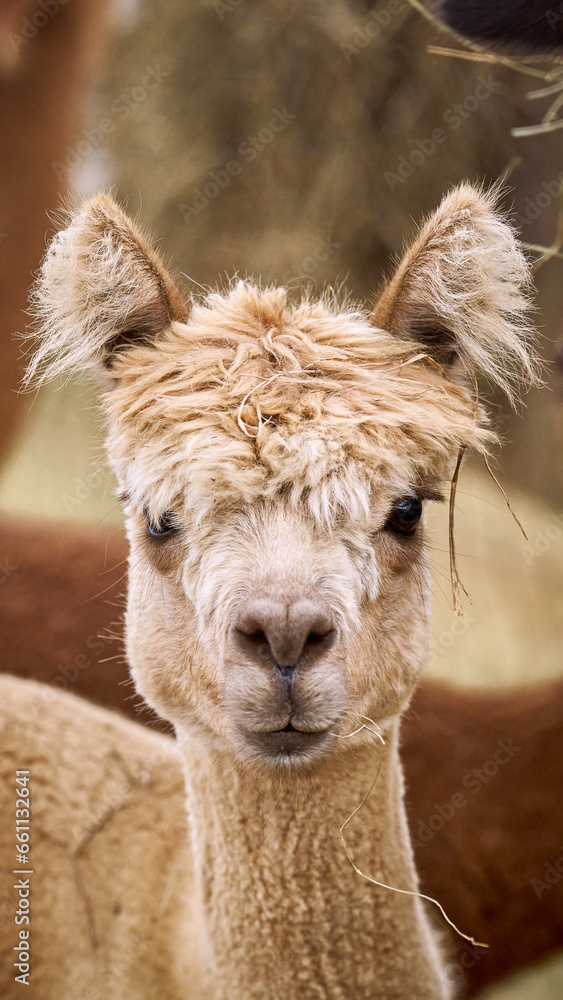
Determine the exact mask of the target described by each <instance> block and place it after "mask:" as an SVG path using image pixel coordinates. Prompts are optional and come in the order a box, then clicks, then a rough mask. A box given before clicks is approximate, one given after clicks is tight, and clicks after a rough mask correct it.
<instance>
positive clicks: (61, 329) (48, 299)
mask: <svg viewBox="0 0 563 1000" xmlns="http://www.w3.org/2000/svg"><path fill="white" fill-rule="evenodd" d="M31 311H32V314H33V315H34V316H35V319H36V328H35V331H34V334H33V335H34V337H36V338H38V340H39V347H38V349H37V352H36V353H35V355H34V356H33V358H32V361H31V363H30V365H29V368H28V372H27V375H26V383H27V384H30V383H36V382H38V381H39V382H40V381H44V380H45V379H47V378H50V377H52V376H54V375H57V374H59V373H61V372H65V371H78V370H90V371H92V370H93V371H95V372H97V373H98V374H103V373H104V372H106V373H107V372H108V371H110V370H111V367H112V364H113V360H114V358H115V357H116V355H117V353H118V352H120V351H122V350H124V349H127V348H128V347H130V346H134V345H135V344H140V343H153V342H155V341H156V340H157V339H158V337H159V335H160V334H161V333H162V331H163V330H165V329H166V328H167V327H168V326H170V323H172V322H173V321H174V320H180V321H184V320H185V319H187V315H188V313H187V308H186V306H185V304H184V302H183V299H182V297H181V295H180V292H179V291H178V289H177V287H176V285H175V283H174V281H173V279H172V277H171V275H170V274H169V272H168V270H167V269H166V267H165V265H164V263H163V261H162V260H161V258H160V256H159V255H158V253H157V252H156V250H155V249H154V247H153V246H152V244H151V242H150V240H149V239H148V238H147V237H146V236H145V235H144V234H143V232H142V231H141V230H140V229H139V228H138V227H137V226H136V225H135V224H134V223H133V222H131V220H130V219H129V218H128V216H127V215H126V213H125V212H124V211H123V210H122V209H121V208H120V207H119V205H117V204H116V202H115V201H114V200H113V199H112V198H111V197H110V196H109V195H107V194H104V193H102V194H98V195H96V196H95V197H94V198H91V199H90V200H89V201H87V202H85V203H84V204H83V205H82V206H80V207H79V208H78V209H77V210H76V211H75V212H73V213H71V215H70V217H69V218H68V220H67V223H66V225H65V227H64V228H63V229H62V230H61V231H60V232H59V233H58V234H57V235H56V236H55V237H54V238H53V240H52V241H51V243H50V245H49V248H48V250H47V253H46V255H45V258H44V260H43V262H42V265H41V269H40V272H39V277H38V279H37V282H36V284H35V286H34V288H33V290H32V299H31Z"/></svg>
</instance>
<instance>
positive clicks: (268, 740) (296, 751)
mask: <svg viewBox="0 0 563 1000" xmlns="http://www.w3.org/2000/svg"><path fill="white" fill-rule="evenodd" d="M245 735H246V738H247V740H248V742H249V743H251V744H252V745H253V746H254V747H256V748H257V749H260V750H261V751H262V752H266V753H267V754H273V755H274V756H280V755H287V754H289V755H291V756H292V757H298V756H300V755H301V754H305V753H307V752H309V751H311V750H313V749H315V750H317V749H318V748H319V747H320V746H321V745H322V744H323V743H324V742H325V741H326V740H327V738H328V736H329V731H328V729H314V730H305V729H296V728H295V726H293V725H292V724H291V722H289V723H288V724H287V726H284V727H283V729H274V730H271V731H269V732H268V731H266V732H251V731H247V733H246V734H245Z"/></svg>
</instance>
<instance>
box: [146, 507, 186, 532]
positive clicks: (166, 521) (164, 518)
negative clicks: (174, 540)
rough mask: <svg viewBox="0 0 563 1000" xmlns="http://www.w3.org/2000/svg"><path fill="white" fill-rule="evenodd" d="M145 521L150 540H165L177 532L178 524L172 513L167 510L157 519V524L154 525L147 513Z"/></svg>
mask: <svg viewBox="0 0 563 1000" xmlns="http://www.w3.org/2000/svg"><path fill="white" fill-rule="evenodd" d="M145 521H146V522H147V528H148V530H149V535H150V536H151V537H152V538H167V537H168V536H169V535H172V534H173V533H174V532H175V531H178V524H177V522H176V518H175V516H174V514H173V512H172V511H170V510H167V511H165V512H164V514H161V516H160V517H159V519H158V523H157V524H155V523H154V521H152V520H151V518H150V516H149V514H148V513H147V511H145Z"/></svg>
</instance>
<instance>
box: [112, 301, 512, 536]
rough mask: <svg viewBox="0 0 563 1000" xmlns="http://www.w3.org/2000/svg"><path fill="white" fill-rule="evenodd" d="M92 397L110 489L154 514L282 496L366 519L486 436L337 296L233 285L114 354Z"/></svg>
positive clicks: (438, 376)
mask: <svg viewBox="0 0 563 1000" xmlns="http://www.w3.org/2000/svg"><path fill="white" fill-rule="evenodd" d="M112 375H113V380H114V386H113V388H112V389H111V391H109V392H108V393H106V395H105V397H104V407H105V410H106V413H107V416H108V418H109V426H110V433H109V441H108V447H109V454H110V459H111V461H112V463H113V465H114V467H115V468H116V471H117V473H118V476H119V478H120V481H121V486H122V488H123V489H124V490H125V491H126V492H127V494H128V495H129V496H130V498H131V502H132V503H133V504H134V505H135V506H137V507H138V508H141V507H146V506H148V507H149V509H150V510H151V512H153V513H154V514H155V515H158V514H159V513H162V511H163V510H166V509H169V508H170V507H172V508H174V507H177V506H178V505H182V506H184V505H185V506H186V508H187V509H189V510H190V511H191V512H192V514H193V513H197V514H198V515H202V516H204V515H205V513H206V512H207V511H209V510H210V509H211V508H213V507H215V506H216V505H217V504H227V505H231V506H232V505H233V504H240V503H245V504H247V503H252V502H255V501H257V500H259V499H260V498H274V496H278V495H279V494H280V493H281V494H284V495H286V496H288V497H289V498H291V501H292V502H293V503H294V504H299V503H301V504H303V503H305V504H306V506H307V507H308V509H309V511H311V512H312V513H313V515H314V516H315V517H316V518H318V519H319V520H320V521H322V522H323V523H325V524H326V523H327V522H328V523H330V522H331V521H333V520H334V518H337V517H342V515H348V516H349V517H352V518H358V517H368V516H369V510H370V507H371V504H372V500H373V496H374V494H376V495H377V496H378V497H380V498H382V500H383V501H384V502H389V501H390V500H391V499H392V498H393V496H397V495H402V494H404V493H405V492H409V491H412V490H413V489H416V488H418V487H422V488H424V487H425V486H428V484H429V483H435V482H436V481H437V480H443V479H444V478H445V477H446V476H447V475H448V474H449V472H450V469H451V465H452V462H453V460H455V457H456V455H457V453H458V450H459V448H460V447H467V446H469V447H473V448H476V449H478V450H481V451H484V450H486V449H487V446H488V445H489V444H490V442H491V441H492V440H493V439H494V435H493V434H492V432H491V431H490V430H489V429H488V428H487V426H486V416H485V414H484V412H483V411H482V410H481V409H480V408H478V407H476V404H475V401H474V400H473V399H472V398H471V395H470V393H469V392H468V391H467V390H466V389H465V388H463V387H462V386H460V385H457V384H455V383H454V382H452V381H450V379H449V378H448V377H447V376H446V375H445V374H444V373H442V372H441V371H440V370H436V368H434V367H432V366H431V365H430V364H429V363H428V359H427V358H426V356H425V355H424V352H423V351H421V349H420V348H417V347H416V345H413V344H412V343H408V342H403V341H400V340H397V339H396V338H394V337H392V336H391V335H390V334H388V333H386V332H384V331H382V330H378V329H374V327H373V326H372V325H370V323H369V319H368V316H367V314H365V313H363V312H361V311H360V310H354V309H352V308H350V307H348V308H346V307H345V308H342V307H338V305H337V303H336V301H335V300H334V297H328V296H327V297H326V298H325V299H324V300H322V301H316V302H313V301H309V300H307V299H306V300H303V301H301V302H300V303H299V304H297V305H292V304H290V303H289V302H288V299H287V293H286V291H285V290H284V289H280V288H275V289H260V288H257V287H256V286H254V285H252V284H249V283H246V282H239V283H238V284H237V285H236V286H235V287H234V288H232V289H231V290H230V291H228V292H227V293H226V294H220V293H213V294H211V295H209V296H208V297H207V298H206V299H205V300H204V301H203V302H202V303H200V304H195V305H194V307H193V309H192V311H191V314H190V317H189V320H188V322H187V323H179V322H174V323H172V324H171V325H170V327H169V328H168V329H167V330H166V331H164V332H163V334H162V335H161V337H160V338H159V340H158V345H157V346H155V347H151V346H139V347H133V348H130V349H128V350H127V351H125V352H124V353H123V354H122V355H121V356H120V357H118V358H117V360H116V362H115V364H114V368H113V370H112Z"/></svg>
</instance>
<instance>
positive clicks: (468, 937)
mask: <svg viewBox="0 0 563 1000" xmlns="http://www.w3.org/2000/svg"><path fill="white" fill-rule="evenodd" d="M351 718H353V716H352V715H351ZM359 718H360V719H366V721H367V722H370V723H371V725H372V726H375V722H373V721H372V720H371V719H368V718H367V716H364V715H360V716H359ZM356 721H358V720H356ZM360 729H366V730H367V731H368V733H372V735H373V736H378V737H379V739H380V740H381V742H382V744H383V747H382V750H381V759H380V761H379V766H378V768H377V773H376V775H375V778H374V779H373V781H372V783H371V786H370V788H369V791H368V793H367V795H365V796H364V798H363V799H362V801H361V802H360V804H359V806H356V808H355V809H354V812H353V813H351V814H350V816H348V819H347V820H345V822H344V823H343V824H342V826H341V827H340V830H339V833H340V839H341V841H342V846H343V847H344V851H345V854H346V857H347V858H348V861H349V862H350V864H351V865H352V868H353V869H354V871H355V872H356V875H360V876H361V878H365V880H366V881H367V882H371V884H372V885H377V886H379V887H380V888H381V889H389V890H390V891H391V892H400V893H401V895H403V896H418V898H419V899H426V900H427V901H428V902H429V903H434V906H437V907H438V909H439V910H440V912H441V914H442V916H443V917H444V920H445V921H446V922H447V923H448V924H449V925H450V927H452V928H453V929H454V931H455V932H456V934H459V936H460V937H462V938H464V939H465V940H466V941H469V942H470V944H472V945H474V946H475V947H476V948H488V947H489V946H488V944H485V943H484V942H483V941H476V940H475V938H474V937H472V936H471V935H470V934H464V933H463V931H460V929H459V927H456V925H455V924H454V922H453V920H450V918H449V917H448V914H447V913H446V911H445V910H444V907H443V906H442V904H441V903H439V902H438V900H437V899H434V898H433V896H427V895H426V893H425V892H418V891H417V890H415V889H397V887H396V886H394V885H386V883H385V882H378V881H377V879H374V878H372V877H371V876H370V875H366V874H365V873H364V872H363V871H361V870H360V869H359V868H358V866H357V864H356V863H355V861H354V859H353V857H352V855H351V854H350V851H349V850H348V845H347V843H346V838H345V837H344V830H345V829H346V827H347V826H348V824H349V823H351V822H352V820H353V819H354V817H355V816H357V815H358V813H359V811H360V809H361V808H362V807H363V806H364V805H365V804H366V802H367V800H368V799H369V797H370V795H371V793H372V792H373V790H374V788H375V786H376V783H377V779H378V778H379V774H380V772H381V768H382V766H383V761H384V755H385V741H384V739H383V737H382V736H381V734H380V733H379V732H377V731H376V729H370V727H369V726H366V725H365V724H364V723H362V725H361V726H360ZM358 731H359V730H356V732H358ZM353 735H355V734H354V733H349V734H348V736H353ZM347 738H348V737H347V736H344V737H342V739H347Z"/></svg>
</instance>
